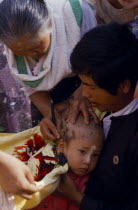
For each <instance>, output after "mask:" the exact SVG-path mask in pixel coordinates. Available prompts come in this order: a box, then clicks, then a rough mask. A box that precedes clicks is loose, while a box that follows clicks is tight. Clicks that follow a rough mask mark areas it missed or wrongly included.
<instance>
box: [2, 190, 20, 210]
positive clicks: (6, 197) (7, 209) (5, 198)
mask: <svg viewBox="0 0 138 210" xmlns="http://www.w3.org/2000/svg"><path fill="white" fill-rule="evenodd" d="M0 209H1V210H16V207H15V206H14V196H12V195H11V194H9V193H5V192H4V191H3V189H2V188H1V187H0Z"/></svg>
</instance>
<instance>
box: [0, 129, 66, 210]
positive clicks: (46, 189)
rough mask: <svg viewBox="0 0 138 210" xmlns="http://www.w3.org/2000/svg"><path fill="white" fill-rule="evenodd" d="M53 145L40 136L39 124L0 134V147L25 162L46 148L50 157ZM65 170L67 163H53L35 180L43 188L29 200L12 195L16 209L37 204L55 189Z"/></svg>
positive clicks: (46, 152) (21, 209) (20, 209)
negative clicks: (47, 171)
mask: <svg viewBox="0 0 138 210" xmlns="http://www.w3.org/2000/svg"><path fill="white" fill-rule="evenodd" d="M53 145H54V143H53V142H50V141H48V143H47V142H46V141H45V140H44V139H43V138H42V134H41V132H40V127H39V126H37V127H35V128H31V129H28V130H26V131H23V132H20V133H17V134H7V133H6V134H0V149H1V150H2V151H4V152H6V153H8V154H11V155H13V156H15V157H17V158H18V159H20V160H22V161H23V162H25V163H27V162H28V160H29V159H30V160H32V159H33V155H35V154H37V153H39V151H41V150H44V149H45V150H46V151H45V155H49V154H50V157H51V154H52V152H51V149H52V146H53ZM50 148H51V149H50ZM53 155H54V153H53ZM53 157H54V156H53ZM33 168H34V167H33V166H32V164H31V163H30V169H32V170H33ZM67 170H68V164H67V163H65V164H64V165H63V166H61V165H58V164H57V163H55V167H54V168H53V169H52V171H51V172H49V173H48V174H47V175H45V176H44V178H43V179H42V180H41V181H38V182H36V185H38V186H43V189H42V190H41V191H40V192H36V193H34V194H33V196H32V199H31V200H26V199H23V198H22V197H20V196H17V195H14V205H15V208H16V210H25V209H30V208H33V207H35V206H37V205H38V204H39V203H40V202H41V201H42V200H43V199H44V198H45V197H47V196H48V195H50V194H51V193H53V192H54V191H55V189H56V188H57V186H58V183H59V181H60V175H61V174H63V173H66V172H67ZM32 173H33V171H32Z"/></svg>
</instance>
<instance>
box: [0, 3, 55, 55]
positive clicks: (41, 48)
mask: <svg viewBox="0 0 138 210" xmlns="http://www.w3.org/2000/svg"><path fill="white" fill-rule="evenodd" d="M51 28H52V19H51V14H50V12H49V11H48V9H47V5H46V2H45V1H44V0H14V1H13V0H3V1H0V41H1V42H3V43H4V44H5V45H7V46H8V47H9V48H10V49H11V50H12V51H13V53H14V54H16V55H21V56H29V57H37V58H39V57H41V56H42V55H43V54H44V53H46V51H47V50H48V47H49V44H50V32H51Z"/></svg>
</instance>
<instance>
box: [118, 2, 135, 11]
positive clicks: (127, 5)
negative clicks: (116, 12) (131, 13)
mask: <svg viewBox="0 0 138 210" xmlns="http://www.w3.org/2000/svg"><path fill="white" fill-rule="evenodd" d="M118 2H119V3H120V4H121V5H122V6H123V7H124V8H125V9H135V8H138V0H118Z"/></svg>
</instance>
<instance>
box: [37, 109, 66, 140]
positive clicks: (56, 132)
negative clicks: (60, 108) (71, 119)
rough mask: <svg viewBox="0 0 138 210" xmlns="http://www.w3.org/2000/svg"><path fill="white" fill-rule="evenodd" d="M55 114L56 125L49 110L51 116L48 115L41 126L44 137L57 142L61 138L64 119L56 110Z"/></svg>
mask: <svg viewBox="0 0 138 210" xmlns="http://www.w3.org/2000/svg"><path fill="white" fill-rule="evenodd" d="M54 113H55V120H56V125H54V123H53V122H52V114H51V110H49V115H47V117H44V118H43V120H42V121H41V122H40V124H39V125H40V130H41V133H42V135H43V137H44V138H45V139H48V140H57V139H59V138H60V129H61V124H62V119H61V117H60V115H59V113H58V112H57V110H56V109H54Z"/></svg>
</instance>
